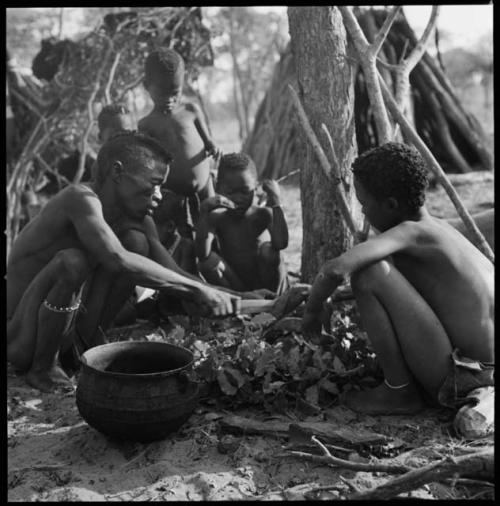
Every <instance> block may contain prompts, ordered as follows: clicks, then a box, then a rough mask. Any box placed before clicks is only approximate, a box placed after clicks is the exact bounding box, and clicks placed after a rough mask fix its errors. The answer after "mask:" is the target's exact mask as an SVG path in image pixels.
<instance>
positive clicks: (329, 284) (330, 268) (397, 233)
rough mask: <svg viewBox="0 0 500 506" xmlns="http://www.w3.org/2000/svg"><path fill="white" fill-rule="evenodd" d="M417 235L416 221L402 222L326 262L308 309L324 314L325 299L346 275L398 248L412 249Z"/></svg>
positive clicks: (309, 311)
mask: <svg viewBox="0 0 500 506" xmlns="http://www.w3.org/2000/svg"><path fill="white" fill-rule="evenodd" d="M417 237H418V230H417V228H416V227H415V224H413V223H411V222H403V223H400V224H399V225H397V226H395V227H393V228H391V229H389V230H387V231H386V232H383V233H381V234H380V235H378V236H376V237H374V238H372V239H369V240H368V241H365V242H363V243H360V244H357V245H356V246H354V247H353V248H351V249H350V250H348V251H346V252H345V253H343V254H342V255H339V256H338V257H336V258H333V259H332V260H328V261H327V262H325V264H324V265H323V266H322V267H321V269H320V271H319V273H318V275H317V276H316V279H315V280H314V283H313V285H312V288H311V292H310V295H309V298H308V300H307V304H306V308H305V312H306V313H307V314H308V315H309V316H312V315H318V314H319V313H321V310H322V306H323V302H324V301H325V300H326V299H327V298H328V297H329V296H330V295H331V294H332V293H333V292H334V291H335V290H336V288H337V287H338V286H339V285H340V284H341V283H342V282H343V281H344V279H345V277H346V276H349V275H351V274H352V273H354V272H356V271H358V270H360V269H362V268H363V267H366V266H368V265H371V264H373V263H375V262H378V261H380V260H383V259H384V258H387V257H389V256H390V255H392V254H394V253H396V252H398V251H403V250H407V249H409V248H411V247H412V246H413V245H414V244H415V243H416V241H417Z"/></svg>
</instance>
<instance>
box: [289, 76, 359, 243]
mask: <svg viewBox="0 0 500 506" xmlns="http://www.w3.org/2000/svg"><path fill="white" fill-rule="evenodd" d="M288 88H289V89H290V93H291V95H292V99H293V103H294V105H295V108H296V109H297V112H298V117H299V121H300V124H301V125H302V128H303V129H304V131H305V133H306V135H307V137H308V139H309V142H310V143H311V145H312V147H313V149H314V151H315V152H316V156H317V157H318V159H319V162H320V165H321V168H322V169H323V172H324V174H325V175H326V177H327V178H328V179H329V180H332V176H331V175H330V172H331V170H333V169H332V167H331V166H330V163H329V162H328V158H327V157H326V155H325V152H324V151H323V148H322V147H321V144H320V143H319V141H318V138H317V137H316V134H315V133H314V130H313V129H312V127H311V124H310V123H309V120H308V119H307V115H306V112H305V111H304V108H303V107H302V104H301V103H300V99H299V97H298V95H297V92H296V91H295V90H294V88H293V86H292V85H291V84H289V85H288ZM341 181H342V180H341V179H340V178H338V177H335V181H334V183H335V185H334V188H335V192H336V194H337V196H338V202H339V206H340V210H341V213H342V216H343V218H344V220H345V222H346V224H347V226H348V227H349V230H350V231H351V233H352V234H353V236H355V235H356V233H357V228H356V224H355V222H354V219H353V217H352V215H351V212H350V210H349V206H348V204H347V201H346V199H345V196H344V194H343V192H342V190H341V188H340V186H339V183H340V182H341Z"/></svg>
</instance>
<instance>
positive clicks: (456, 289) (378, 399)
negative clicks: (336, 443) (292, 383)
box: [302, 142, 494, 414]
mask: <svg viewBox="0 0 500 506" xmlns="http://www.w3.org/2000/svg"><path fill="white" fill-rule="evenodd" d="M353 172H354V187H355V189H356V194H357V197H358V200H359V202H360V203H361V205H362V206H363V213H364V214H365V216H366V217H367V219H368V221H369V222H370V224H371V225H372V226H373V227H374V228H376V229H377V230H378V231H380V234H379V235H377V236H375V237H373V238H372V239H368V240H367V241H366V242H364V243H361V244H357V245H356V246H354V247H353V248H352V249H350V250H349V251H346V252H345V253H343V254H342V255H340V256H338V257H336V258H333V259H332V260H328V261H327V262H326V263H325V264H324V265H323V267H322V268H321V270H320V273H319V274H318V276H317V277H316V279H315V281H314V284H313V286H312V289H311V293H310V296H309V299H308V301H307V304H306V309H305V312H304V317H303V322H302V323H303V331H304V333H305V334H306V335H307V334H317V333H318V332H319V331H320V330H321V323H320V314H321V312H322V305H323V302H324V301H325V299H327V298H328V297H329V296H330V295H331V294H332V293H333V291H334V290H335V289H336V288H337V286H339V285H340V284H341V283H342V282H343V280H344V278H345V277H346V276H350V277H351V286H352V289H353V292H354V296H355V298H356V302H357V305H358V309H359V312H360V315H361V321H362V322H363V326H364V328H365V330H366V331H367V333H368V337H369V339H370V341H371V342H372V344H373V347H374V349H375V352H376V354H377V357H378V359H379V362H380V365H381V367H382V370H383V372H384V376H385V380H384V382H383V383H382V384H381V385H379V386H378V387H376V388H375V389H373V390H370V391H366V392H355V393H352V394H351V395H350V396H349V397H347V398H346V400H345V402H346V404H347V405H348V406H349V407H350V408H351V409H353V410H355V411H359V412H362V413H369V414H408V413H414V412H417V411H419V410H420V409H421V408H422V407H423V405H424V403H423V396H422V393H424V392H425V393H426V394H427V395H428V396H430V398H431V399H433V400H435V401H438V402H439V403H440V404H442V405H445V406H448V407H452V408H458V407H460V406H461V405H462V404H464V403H465V402H467V400H466V399H465V397H466V395H467V394H468V393H469V392H470V391H471V390H473V389H475V388H477V387H482V386H489V385H493V384H494V380H493V375H494V365H493V362H494V266H493V264H492V263H491V261H490V260H488V258H486V256H484V255H483V254H482V253H481V252H480V251H479V250H478V249H477V248H476V247H474V246H473V245H472V244H471V243H470V242H469V241H468V240H467V239H466V238H465V237H464V236H463V235H462V234H461V233H459V232H458V231H457V230H455V228H453V227H452V226H451V225H449V224H448V223H447V222H446V221H445V220H441V219H437V218H434V217H433V216H431V215H430V214H429V212H428V211H427V209H426V208H425V206H424V201H425V189H426V186H427V168H426V166H425V162H424V160H423V159H422V157H421V156H420V154H419V153H418V152H417V151H416V150H415V149H414V148H412V147H410V146H407V145H405V144H399V143H394V142H391V143H387V144H384V145H383V146H379V147H377V148H374V149H371V150H369V151H366V152H365V153H363V154H362V155H361V156H359V157H358V158H357V159H356V160H355V161H354V164H353ZM349 393H350V392H349Z"/></svg>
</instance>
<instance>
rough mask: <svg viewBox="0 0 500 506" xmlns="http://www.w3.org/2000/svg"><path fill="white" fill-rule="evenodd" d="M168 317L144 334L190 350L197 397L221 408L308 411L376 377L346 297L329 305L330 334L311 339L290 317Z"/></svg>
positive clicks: (377, 370) (377, 373)
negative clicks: (166, 323) (332, 308)
mask: <svg viewBox="0 0 500 506" xmlns="http://www.w3.org/2000/svg"><path fill="white" fill-rule="evenodd" d="M299 311H300V308H299ZM171 321H172V322H173V323H171V324H170V326H169V328H166V327H162V326H160V327H158V328H157V329H155V331H154V332H153V333H152V334H150V335H147V336H146V337H145V339H149V340H163V341H167V342H169V343H171V344H174V345H178V346H183V347H185V348H188V349H189V350H191V351H192V352H193V354H194V359H195V363H194V366H195V373H196V376H197V379H198V380H199V381H200V383H201V385H202V389H201V390H202V396H203V397H204V398H210V399H214V398H216V399H217V401H218V402H220V403H222V405H224V406H225V407H236V406H249V405H260V406H264V407H265V408H266V410H268V411H270V412H279V413H287V412H289V411H293V412H297V413H299V414H302V415H304V416H309V415H314V414H317V413H319V411H320V410H321V409H322V408H325V407H328V406H331V405H333V404H336V403H338V400H339V396H340V395H341V394H342V393H343V392H346V391H348V390H350V389H353V388H354V389H356V388H361V387H362V386H364V387H367V386H375V385H376V384H378V383H379V382H380V380H381V378H382V373H381V370H380V368H379V365H378V363H377V361H376V359H375V354H374V352H373V350H372V349H371V348H370V345H369V343H368V341H367V336H366V333H365V332H363V331H362V330H360V328H359V323H358V321H359V315H358V313H357V309H356V307H355V305H354V304H352V303H347V302H344V303H342V304H338V305H337V308H336V310H335V311H334V312H333V315H332V332H331V333H329V334H327V333H323V334H322V335H321V337H320V338H319V339H317V340H316V342H312V341H311V340H307V339H305V338H304V337H303V336H302V334H301V333H300V318H298V317H292V318H287V319H284V320H276V319H275V318H274V317H273V316H272V315H270V314H267V313H261V314H258V315H256V316H254V317H253V318H250V317H249V316H244V317H233V318H226V319H224V320H218V321H217V320H208V319H199V320H198V321H197V323H196V324H194V325H189V324H188V323H187V321H188V318H187V317H179V319H177V320H176V319H175V318H172V319H171ZM176 321H177V323H175V322H176ZM179 322H180V323H181V324H180V325H179V324H178V323H179Z"/></svg>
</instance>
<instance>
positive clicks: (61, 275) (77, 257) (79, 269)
mask: <svg viewBox="0 0 500 506" xmlns="http://www.w3.org/2000/svg"><path fill="white" fill-rule="evenodd" d="M55 259H56V262H57V277H58V279H59V280H60V281H62V282H65V283H68V284H70V285H71V286H75V287H78V286H80V285H81V284H82V283H83V282H84V281H85V279H86V278H87V276H88V273H89V271H90V265H89V261H88V259H87V256H86V255H85V253H84V252H83V251H82V250H80V249H76V248H69V249H65V250H61V251H59V252H58V253H57V254H56V256H55Z"/></svg>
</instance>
